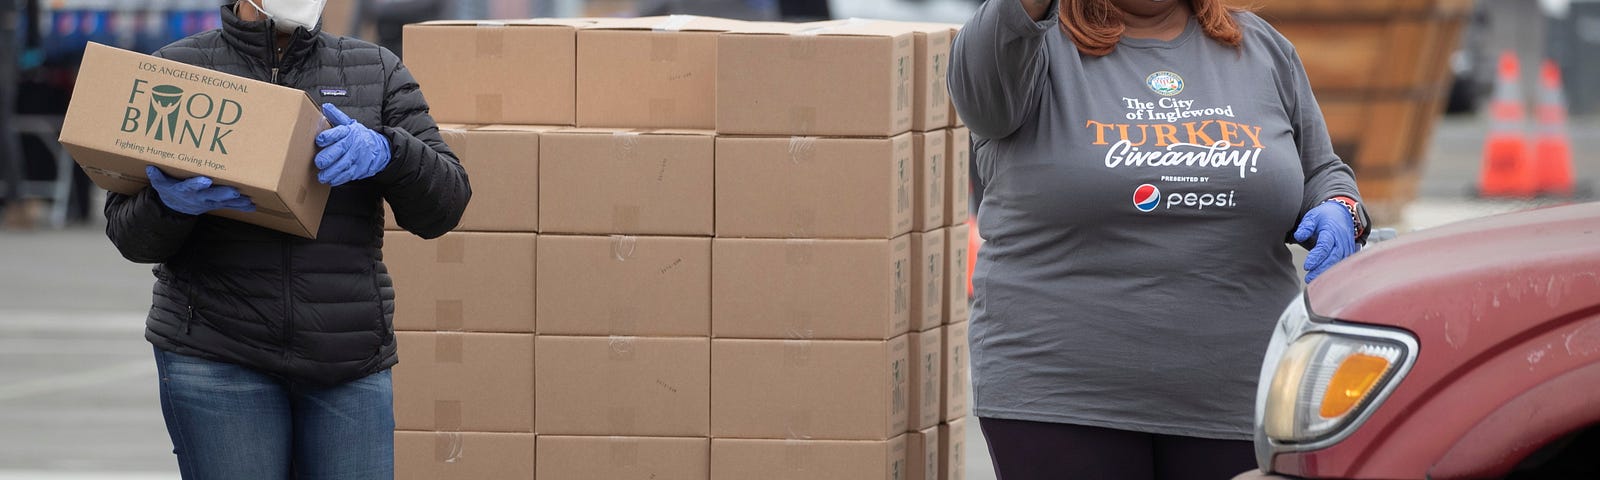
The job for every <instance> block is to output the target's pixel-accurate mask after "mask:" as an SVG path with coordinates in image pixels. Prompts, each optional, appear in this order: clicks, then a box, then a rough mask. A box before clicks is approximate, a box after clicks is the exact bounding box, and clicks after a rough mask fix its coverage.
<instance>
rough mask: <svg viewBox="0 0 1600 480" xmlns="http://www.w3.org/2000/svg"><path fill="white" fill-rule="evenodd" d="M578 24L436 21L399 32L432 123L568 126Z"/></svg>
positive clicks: (574, 88) (574, 109)
mask: <svg viewBox="0 0 1600 480" xmlns="http://www.w3.org/2000/svg"><path fill="white" fill-rule="evenodd" d="M593 23H594V22H593V21H591V20H582V19H538V20H514V21H503V22H501V21H496V22H490V21H483V22H478V21H454V20H442V21H435V22H426V23H419V24H413V25H406V27H405V36H404V38H405V53H406V59H405V62H406V67H407V68H409V69H410V70H411V74H412V76H414V77H416V79H417V84H418V85H421V86H422V93H423V94H424V95H425V96H426V97H427V99H428V105H429V107H431V109H432V113H433V118H434V120H437V121H439V122H446V123H467V124H480V125H485V124H495V123H509V124H519V125H572V124H573V121H574V119H575V118H576V116H577V113H576V112H577V107H576V104H577V100H576V97H577V84H576V81H577V69H578V61H577V49H578V47H577V43H578V39H577V34H578V28H579V27H582V26H586V25H590V24H593Z"/></svg>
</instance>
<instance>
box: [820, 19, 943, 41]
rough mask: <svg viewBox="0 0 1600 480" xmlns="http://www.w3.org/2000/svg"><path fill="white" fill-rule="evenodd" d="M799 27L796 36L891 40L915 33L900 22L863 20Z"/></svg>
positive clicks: (837, 21)
mask: <svg viewBox="0 0 1600 480" xmlns="http://www.w3.org/2000/svg"><path fill="white" fill-rule="evenodd" d="M800 27H801V28H800V31H798V32H796V33H795V34H796V35H817V36H833V37H891V38H892V37H899V36H902V35H909V34H911V33H912V32H914V31H916V30H914V29H913V28H912V27H911V26H909V25H907V24H905V23H902V22H886V21H881V20H867V19H863V18H850V19H845V20H829V21H824V22H811V23H802V24H800Z"/></svg>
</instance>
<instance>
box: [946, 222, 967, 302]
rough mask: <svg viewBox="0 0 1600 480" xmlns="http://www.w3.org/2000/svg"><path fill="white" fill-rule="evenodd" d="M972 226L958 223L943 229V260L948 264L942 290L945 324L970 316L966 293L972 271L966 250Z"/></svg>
mask: <svg viewBox="0 0 1600 480" xmlns="http://www.w3.org/2000/svg"><path fill="white" fill-rule="evenodd" d="M971 236H972V227H970V226H967V225H958V226H954V227H950V228H949V229H947V230H945V245H946V247H947V248H946V249H945V262H946V264H947V265H949V268H947V269H946V270H945V271H944V279H945V282H947V285H948V286H946V287H945V290H944V298H945V309H944V322H945V324H946V325H949V324H953V323H962V322H965V321H967V320H968V318H969V317H970V316H971V310H972V308H971V304H970V303H969V302H971V299H970V298H969V296H968V295H967V293H968V292H969V289H968V288H967V287H968V286H969V285H970V283H968V282H967V276H968V275H969V274H970V273H971V272H972V270H971V267H970V266H969V265H968V263H967V262H968V261H969V259H968V256H967V251H968V250H969V249H971V248H972V245H971V241H972V238H971Z"/></svg>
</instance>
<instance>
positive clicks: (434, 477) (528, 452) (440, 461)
mask: <svg viewBox="0 0 1600 480" xmlns="http://www.w3.org/2000/svg"><path fill="white" fill-rule="evenodd" d="M534 471H535V468H534V437H533V434H532V433H485V432H405V431H400V432H394V478H395V479H396V480H483V479H488V478H534V477H533V474H534Z"/></svg>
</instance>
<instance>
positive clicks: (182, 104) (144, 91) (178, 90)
mask: <svg viewBox="0 0 1600 480" xmlns="http://www.w3.org/2000/svg"><path fill="white" fill-rule="evenodd" d="M242 118H244V106H243V105H241V104H240V103H239V102H237V101H234V100H228V99H218V98H216V97H213V96H211V95H207V94H205V93H194V94H188V93H187V92H184V90H183V88H182V87H178V86H176V85H155V86H150V82H148V81H145V80H140V79H134V81H133V88H132V89H131V90H130V91H129V92H128V106H127V108H126V109H125V110H123V114H122V127H121V130H122V132H123V133H136V134H139V135H143V136H145V137H149V138H150V139H152V140H156V141H160V142H167V143H173V144H178V145H183V146H189V147H194V148H198V149H205V150H206V151H209V152H214V153H220V154H223V155H227V154H228V145H227V139H228V135H230V134H232V133H233V131H234V129H233V128H230V127H232V126H233V125H236V124H238V123H239V120H240V119H242Z"/></svg>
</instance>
